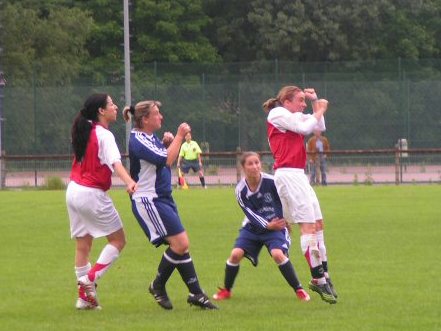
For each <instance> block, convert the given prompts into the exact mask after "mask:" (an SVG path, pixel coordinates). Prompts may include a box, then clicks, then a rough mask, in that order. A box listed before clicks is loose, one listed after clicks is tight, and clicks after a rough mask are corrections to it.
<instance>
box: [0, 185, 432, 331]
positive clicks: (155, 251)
mask: <svg viewBox="0 0 441 331" xmlns="http://www.w3.org/2000/svg"><path fill="white" fill-rule="evenodd" d="M316 190H317V193H318V196H319V199H320V201H321V206H322V210H323V213H324V216H325V222H326V231H325V237H326V244H327V248H328V255H329V265H330V271H331V275H332V277H333V281H334V284H335V286H336V289H337V290H338V293H339V302H338V303H337V304H336V305H329V304H326V303H324V302H323V301H321V300H320V299H319V297H318V295H317V294H315V293H310V294H311V296H312V301H311V302H309V303H302V302H299V301H298V300H297V299H296V297H295V295H294V293H293V291H292V290H291V289H290V288H289V287H288V285H287V284H286V283H285V281H284V279H283V278H282V276H281V275H280V273H279V271H278V269H277V267H276V266H275V264H274V262H273V261H272V260H271V259H270V257H269V256H268V254H267V253H266V251H265V250H264V251H262V254H261V256H260V264H259V266H258V267H257V268H254V267H252V266H251V264H250V263H249V262H248V261H245V260H244V261H243V263H242V265H241V270H240V273H239V276H238V278H237V281H236V284H235V288H234V296H233V298H232V299H231V300H229V301H226V302H221V303H219V306H220V310H219V311H200V310H199V309H197V308H194V307H189V306H188V305H187V303H186V301H185V300H186V296H187V290H186V288H185V286H184V284H183V283H182V281H181V279H180V277H179V274H178V273H177V272H176V273H174V274H173V276H172V278H171V280H170V282H169V284H168V292H169V295H170V298H171V300H172V302H173V304H174V307H175V308H174V310H172V311H164V310H162V309H161V308H160V307H159V306H158V305H157V304H156V303H155V302H154V301H153V299H152V298H151V297H150V295H149V294H147V285H148V283H149V281H150V280H152V278H153V277H154V275H155V272H156V267H157V265H158V262H159V259H160V257H161V254H162V252H163V250H164V248H163V247H160V248H154V247H153V246H151V245H150V244H149V243H148V242H147V240H146V238H145V237H144V234H143V233H142V231H141V229H140V228H139V226H138V224H137V223H136V221H135V219H134V218H133V216H132V214H131V211H130V204H129V200H128V198H127V196H126V194H125V192H124V191H122V190H112V191H111V193H110V194H111V196H112V198H113V199H114V201H115V204H116V206H117V209H118V210H119V212H120V214H121V216H122V218H123V221H124V224H125V230H126V235H127V246H126V248H125V250H124V251H123V253H122V255H121V257H120V259H119V260H118V261H117V262H116V264H115V265H114V266H113V267H112V268H111V269H110V271H109V272H108V273H107V274H106V275H105V276H104V277H103V278H102V279H101V280H100V282H99V288H98V291H99V296H100V301H101V304H102V306H103V310H102V311H83V312H79V311H76V310H75V309H74V307H73V305H74V302H75V299H76V286H75V276H74V270H73V260H74V242H73V241H72V240H70V239H69V223H68V218H67V212H66V208H65V200H64V192H63V191H22V192H19V191H1V192H0V220H1V221H0V225H1V232H0V233H1V234H0V262H1V272H0V275H1V286H0V294H1V298H2V299H1V303H0V330H176V329H178V330H179V331H185V330H253V331H255V330H283V329H285V330H322V331H326V330H357V331H362V330H440V329H441V319H440V317H439V312H440V305H441V292H440V289H439V277H440V272H441V267H440V265H441V264H440V258H439V256H440V253H439V251H440V248H441V244H440V237H441V224H440V221H441V209H440V197H441V186H438V185H432V186H399V187H396V186H357V187H355V186H346V187H326V188H322V187H319V188H317V189H316ZM174 196H175V199H176V201H177V203H178V207H179V210H180V214H181V217H182V220H183V222H184V225H185V227H186V228H187V231H188V233H189V236H190V242H191V253H192V256H193V260H194V262H195V266H196V270H197V271H198V274H199V278H200V282H201V285H202V287H203V288H204V289H205V290H206V292H207V293H208V294H209V295H212V294H213V293H214V292H215V290H216V287H217V286H218V285H222V281H223V273H224V265H225V261H226V259H227V257H228V255H229V253H230V250H231V248H232V245H233V243H234V239H235V238H236V235H237V231H238V229H239V227H240V224H241V221H242V218H243V216H242V213H241V211H240V209H239V207H238V206H237V203H236V201H235V198H234V194H233V190H232V189H226V188H220V189H209V190H200V189H191V190H188V191H177V192H175V193H174ZM292 239H293V245H292V247H291V250H290V251H291V260H292V261H293V263H294V265H295V267H296V270H297V273H298V275H299V277H300V279H301V281H302V282H303V284H304V285H305V286H306V285H307V283H308V280H309V271H308V268H307V264H306V262H305V260H304V258H303V257H302V256H301V254H300V247H299V239H298V229H294V231H293V234H292ZM104 244H105V240H103V239H100V240H97V241H95V246H94V249H93V256H92V258H93V261H95V259H96V257H97V255H98V254H99V251H100V250H101V248H102V247H103V245H104Z"/></svg>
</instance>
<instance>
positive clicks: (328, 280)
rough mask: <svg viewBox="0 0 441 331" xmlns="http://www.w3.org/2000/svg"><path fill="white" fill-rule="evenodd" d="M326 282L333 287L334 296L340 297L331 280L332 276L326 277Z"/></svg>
mask: <svg viewBox="0 0 441 331" xmlns="http://www.w3.org/2000/svg"><path fill="white" fill-rule="evenodd" d="M326 283H328V284H329V288H330V289H331V292H332V295H333V296H334V298H336V299H337V298H338V295H337V292H336V291H335V288H334V284H332V282H331V278H326Z"/></svg>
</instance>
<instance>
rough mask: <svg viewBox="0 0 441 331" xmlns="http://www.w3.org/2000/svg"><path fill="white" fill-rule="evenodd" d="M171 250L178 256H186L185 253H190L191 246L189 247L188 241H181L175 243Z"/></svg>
mask: <svg viewBox="0 0 441 331" xmlns="http://www.w3.org/2000/svg"><path fill="white" fill-rule="evenodd" d="M170 248H171V249H172V250H173V252H175V253H176V254H179V255H184V254H185V253H187V252H188V251H189V248H190V245H189V243H188V241H179V242H175V243H173V245H170Z"/></svg>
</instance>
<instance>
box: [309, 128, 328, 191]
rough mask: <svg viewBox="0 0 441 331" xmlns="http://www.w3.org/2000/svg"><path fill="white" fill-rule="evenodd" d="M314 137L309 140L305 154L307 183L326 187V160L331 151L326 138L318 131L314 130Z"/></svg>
mask: <svg viewBox="0 0 441 331" xmlns="http://www.w3.org/2000/svg"><path fill="white" fill-rule="evenodd" d="M313 133H314V135H313V136H312V137H311V138H309V140H308V143H307V152H308V153H310V154H308V156H309V163H310V169H311V173H310V177H309V183H310V184H311V185H315V184H319V183H321V184H322V185H323V186H326V185H328V182H327V180H326V170H327V169H326V158H327V153H328V152H329V151H330V150H331V148H330V145H329V141H328V138H326V137H325V136H323V135H322V132H321V131H320V130H314V132H313ZM318 169H320V175H321V180H320V178H319V173H318V171H317V170H318Z"/></svg>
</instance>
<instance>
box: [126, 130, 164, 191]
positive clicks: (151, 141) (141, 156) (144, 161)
mask: <svg viewBox="0 0 441 331" xmlns="http://www.w3.org/2000/svg"><path fill="white" fill-rule="evenodd" d="M129 158H130V176H131V177H132V178H133V180H134V181H136V182H137V183H138V189H137V190H136V192H135V193H134V194H133V196H132V199H136V198H138V197H150V198H155V197H169V196H171V192H172V188H171V170H170V167H168V166H167V165H166V161H167V149H166V148H165V146H164V145H163V144H162V142H161V141H160V140H159V138H158V137H157V136H156V135H155V134H152V135H148V134H147V133H144V132H140V131H137V130H132V132H131V133H130V140H129Z"/></svg>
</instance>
